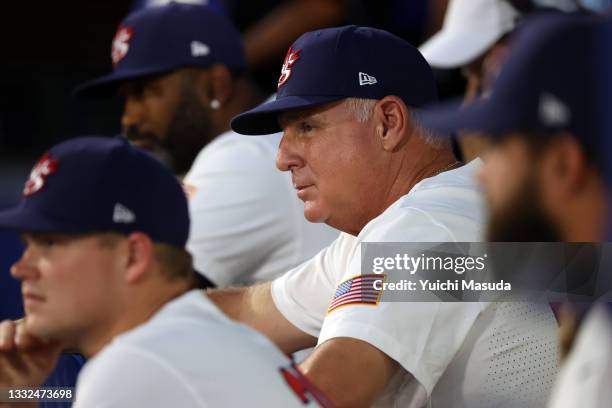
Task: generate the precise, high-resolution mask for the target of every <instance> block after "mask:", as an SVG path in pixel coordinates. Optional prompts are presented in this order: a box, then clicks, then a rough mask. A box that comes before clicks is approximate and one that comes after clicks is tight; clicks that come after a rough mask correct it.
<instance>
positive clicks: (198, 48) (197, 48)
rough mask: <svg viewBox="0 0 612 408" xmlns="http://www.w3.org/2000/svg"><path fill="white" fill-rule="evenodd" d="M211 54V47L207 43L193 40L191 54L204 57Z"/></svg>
mask: <svg viewBox="0 0 612 408" xmlns="http://www.w3.org/2000/svg"><path fill="white" fill-rule="evenodd" d="M208 54H210V47H209V46H208V45H206V44H203V43H201V42H199V41H192V42H191V56H192V57H202V56H206V55H208Z"/></svg>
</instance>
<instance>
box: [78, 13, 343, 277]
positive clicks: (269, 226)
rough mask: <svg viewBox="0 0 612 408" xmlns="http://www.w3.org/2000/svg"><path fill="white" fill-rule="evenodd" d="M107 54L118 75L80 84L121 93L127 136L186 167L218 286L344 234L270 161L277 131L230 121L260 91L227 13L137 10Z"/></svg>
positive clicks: (197, 254) (292, 262)
mask: <svg viewBox="0 0 612 408" xmlns="http://www.w3.org/2000/svg"><path fill="white" fill-rule="evenodd" d="M111 54H112V62H113V71H112V73H110V74H108V75H106V76H103V77H101V78H98V79H95V80H93V81H91V82H89V83H86V84H84V85H82V86H81V87H80V88H79V89H78V90H77V92H78V94H79V95H82V96H84V97H86V96H95V95H98V94H101V93H110V94H113V93H114V94H117V93H119V94H121V95H122V96H123V97H125V106H124V110H123V116H122V119H121V124H122V126H123V129H124V134H125V136H126V137H127V138H128V139H130V140H131V141H133V142H134V143H136V144H138V145H140V146H142V147H145V148H147V149H149V150H152V151H154V152H156V153H158V154H159V155H160V156H161V157H162V158H163V159H164V160H167V161H168V162H170V163H171V164H172V165H173V167H174V170H175V171H176V173H177V174H179V175H181V176H182V175H184V179H183V181H184V184H185V189H186V191H187V192H188V193H189V212H190V216H191V220H192V230H191V235H190V238H189V241H188V243H187V249H188V250H189V252H190V253H191V254H192V255H193V257H194V267H195V269H196V270H197V271H198V272H200V273H202V274H203V275H205V276H206V277H207V278H209V279H210V280H211V281H212V282H213V283H214V284H216V285H217V286H221V287H223V286H228V285H231V284H249V283H254V282H259V281H265V280H269V279H273V278H274V277H276V276H278V275H279V274H280V273H282V272H284V271H285V270H287V269H289V268H292V267H294V266H296V265H298V264H299V263H301V262H302V261H304V260H306V259H308V258H310V257H311V256H313V255H314V254H316V253H317V252H318V251H319V250H320V249H321V248H323V247H324V246H325V245H328V244H329V243H330V242H331V241H332V240H333V239H334V238H336V237H337V236H338V232H337V231H335V230H333V229H332V228H329V227H328V226H326V225H322V224H318V225H317V224H312V223H309V222H307V221H306V220H305V219H304V217H303V215H302V208H303V205H302V203H301V202H300V201H299V200H298V199H297V198H296V197H295V195H294V194H293V189H292V186H291V179H290V177H288V176H287V175H286V174H283V173H281V172H279V171H278V170H277V169H276V168H275V166H274V159H275V156H276V148H277V146H278V143H279V141H280V137H281V136H280V135H279V134H272V135H267V136H264V137H261V138H247V137H244V136H241V135H238V134H236V133H234V132H232V131H230V129H229V122H230V119H231V118H232V117H233V116H235V115H236V114H238V113H240V112H242V111H244V110H247V109H250V108H252V107H254V106H255V105H257V104H258V103H259V102H262V101H263V100H264V97H263V96H262V95H260V94H259V92H258V90H257V89H256V88H255V86H254V84H253V83H252V82H251V81H250V80H249V79H248V77H247V74H246V68H247V67H246V62H245V57H244V50H243V47H242V44H241V39H240V34H239V33H238V31H237V30H236V29H235V28H234V27H233V26H232V24H231V23H230V21H229V20H227V19H226V18H225V17H224V16H222V15H220V14H218V13H217V12H216V11H215V10H214V9H212V8H210V7H208V6H201V5H193V4H179V3H175V2H172V3H170V4H168V5H164V6H156V7H150V8H146V9H143V10H139V11H136V12H134V13H132V14H130V15H128V16H127V17H126V18H125V19H124V20H123V22H122V23H121V24H120V26H119V28H118V30H117V34H116V35H115V38H114V40H113V43H112V52H111ZM185 173H186V174H185ZM168 216H171V214H168Z"/></svg>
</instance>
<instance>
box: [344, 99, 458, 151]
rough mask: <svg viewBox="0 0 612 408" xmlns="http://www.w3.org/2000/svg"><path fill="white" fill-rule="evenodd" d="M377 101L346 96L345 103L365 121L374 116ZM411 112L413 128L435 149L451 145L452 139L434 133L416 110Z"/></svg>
mask: <svg viewBox="0 0 612 408" xmlns="http://www.w3.org/2000/svg"><path fill="white" fill-rule="evenodd" d="M376 102H378V100H376V99H365V98H346V99H345V102H344V103H345V104H346V107H347V109H348V110H349V112H351V113H352V114H353V116H354V117H355V119H356V120H357V121H358V122H360V123H365V122H367V121H368V120H370V118H371V117H372V113H373V112H374V106H375V105H376ZM409 113H410V121H411V123H412V128H413V129H414V130H415V132H416V134H417V135H418V136H419V137H420V138H421V139H423V141H424V142H425V143H427V144H428V145H429V146H431V147H433V148H434V149H442V148H448V147H449V146H450V140H449V138H448V137H447V136H440V135H437V134H434V133H432V132H431V131H430V130H428V129H426V128H424V127H423V126H422V125H421V122H420V120H419V117H418V115H417V114H416V113H415V111H414V110H412V109H411V110H410V112H409Z"/></svg>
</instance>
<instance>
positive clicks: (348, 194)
mask: <svg viewBox="0 0 612 408" xmlns="http://www.w3.org/2000/svg"><path fill="white" fill-rule="evenodd" d="M279 123H280V125H281V127H282V128H283V130H284V134H283V138H282V140H281V143H280V146H279V151H278V156H277V159H276V165H277V167H278V168H279V169H280V170H282V171H291V176H292V181H293V186H294V188H295V189H296V192H297V195H298V197H299V198H300V199H301V200H302V201H304V215H305V217H306V219H308V220H309V221H311V222H325V223H327V224H329V225H331V226H332V227H334V228H337V229H340V230H342V231H345V232H349V233H353V234H356V233H358V232H359V230H360V229H361V228H362V227H363V225H365V224H366V223H367V222H368V221H369V220H371V219H372V218H374V217H375V216H376V215H378V214H379V213H380V211H381V208H379V207H380V204H379V201H380V200H379V199H378V198H380V197H382V196H383V195H384V191H383V190H384V188H383V187H382V186H383V184H384V183H380V177H382V176H383V175H384V174H385V173H384V170H385V167H384V157H385V156H384V152H383V149H382V148H381V146H380V143H377V139H376V137H375V130H374V126H373V124H372V123H371V121H368V122H365V123H360V122H359V121H357V120H356V119H355V117H354V115H353V114H352V113H351V112H350V111H349V110H348V109H347V107H346V105H345V103H344V101H340V102H333V103H331V104H326V105H323V106H321V107H316V108H312V109H304V110H295V111H289V112H286V113H284V114H282V115H280V117H279Z"/></svg>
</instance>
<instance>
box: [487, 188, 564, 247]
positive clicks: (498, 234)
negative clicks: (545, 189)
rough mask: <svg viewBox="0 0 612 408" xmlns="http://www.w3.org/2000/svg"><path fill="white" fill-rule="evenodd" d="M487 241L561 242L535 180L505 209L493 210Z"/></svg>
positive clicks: (517, 194)
mask: <svg viewBox="0 0 612 408" xmlns="http://www.w3.org/2000/svg"><path fill="white" fill-rule="evenodd" d="M487 240H488V241H492V242H555V241H561V233H560V232H559V229H558V227H557V226H556V225H555V223H554V222H553V221H552V220H551V219H550V217H549V216H548V214H547V213H546V211H545V210H544V208H543V206H542V200H541V197H540V191H539V190H538V188H537V186H536V183H535V181H534V180H533V178H531V177H526V178H525V180H524V181H523V184H522V186H521V188H520V189H518V191H517V192H516V194H514V196H513V197H512V199H511V200H509V201H508V202H507V203H505V205H504V206H503V207H502V208H498V209H490V215H489V222H488V227H487Z"/></svg>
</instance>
